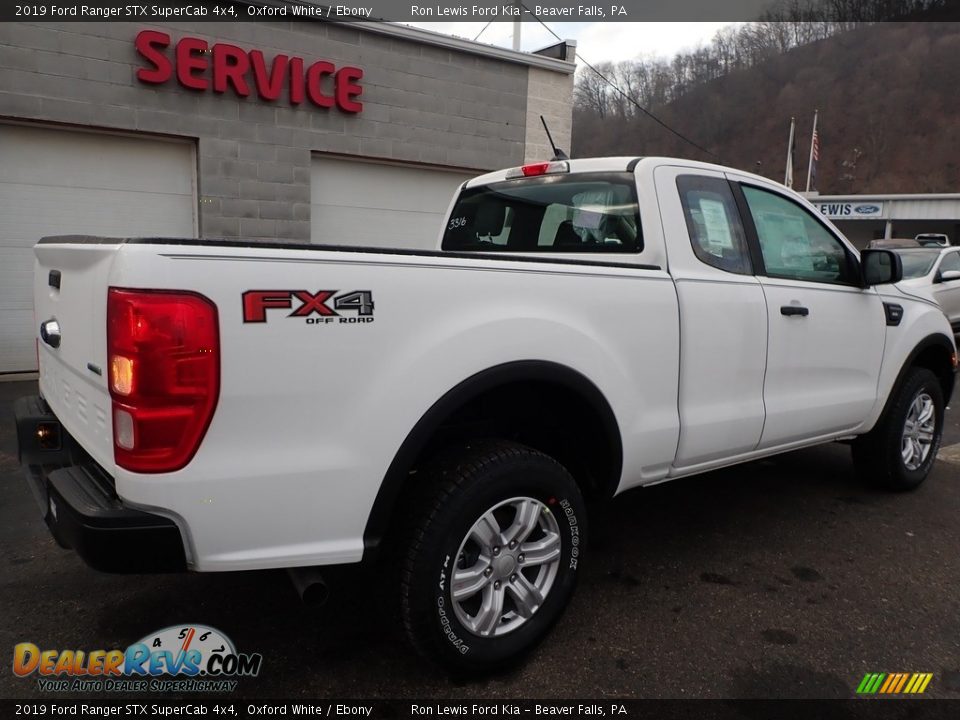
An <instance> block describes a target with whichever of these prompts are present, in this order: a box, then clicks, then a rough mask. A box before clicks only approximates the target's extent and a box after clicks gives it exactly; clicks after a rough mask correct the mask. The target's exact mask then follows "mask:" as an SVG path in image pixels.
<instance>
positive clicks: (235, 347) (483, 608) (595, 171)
mask: <svg viewBox="0 0 960 720" xmlns="http://www.w3.org/2000/svg"><path fill="white" fill-rule="evenodd" d="M383 232H384V233H386V234H389V232H390V229H389V228H388V227H385V228H384V229H383ZM439 246H440V247H439V249H438V250H436V251H429V252H417V251H404V250H396V251H393V250H382V249H378V250H372V249H358V248H346V247H317V246H304V245H289V244H286V245H283V244H250V243H244V242H238V241H198V240H183V239H165V238H148V239H104V238H90V237H55V238H45V239H43V240H41V241H40V242H39V244H38V245H37V246H36V278H35V296H34V299H35V306H36V320H37V323H38V334H39V340H38V349H39V362H40V392H41V395H42V398H41V397H35V398H27V399H25V400H24V401H22V402H21V403H19V404H18V406H17V408H16V414H17V426H18V435H19V446H20V453H21V462H22V463H23V464H24V465H25V467H26V468H27V477H28V479H29V483H30V485H31V487H32V489H33V490H34V492H35V494H36V496H37V498H38V500H39V502H40V504H41V507H42V511H43V513H44V516H45V519H46V522H47V524H48V525H49V527H50V529H51V531H52V533H53V535H54V537H55V538H56V539H57V540H58V541H59V542H60V543H61V544H62V545H64V546H66V547H72V548H74V549H75V550H76V551H77V552H78V553H79V554H80V555H81V556H82V557H83V558H84V559H85V560H86V561H87V562H88V563H89V564H90V565H92V566H93V567H95V568H99V569H102V570H107V571H118V572H150V571H177V570H194V571H201V572H207V571H228V570H249V569H255V568H290V569H291V574H292V575H293V576H294V578H295V580H298V582H299V584H300V586H301V588H303V587H304V586H305V584H306V583H308V582H309V580H310V578H311V577H313V576H312V575H311V573H315V572H316V570H315V569H316V567H317V566H322V565H331V564H340V563H356V562H360V561H377V562H385V563H392V564H393V566H394V568H395V569H397V570H398V571H399V572H398V577H399V584H400V587H399V602H400V605H401V612H402V618H403V622H404V624H405V626H406V629H407V631H408V634H409V636H410V638H411V640H412V641H413V643H414V645H415V646H416V647H417V648H418V649H419V650H421V651H422V652H423V653H425V654H426V655H428V656H429V657H432V658H433V659H435V660H438V661H440V662H441V663H442V664H443V665H444V666H445V667H447V668H461V669H473V670H476V669H483V668H488V667H491V666H494V665H496V664H497V663H500V662H503V661H504V660H506V659H508V658H512V657H516V656H518V655H520V654H521V653H523V652H524V651H525V650H527V649H529V648H530V647H532V646H533V645H534V644H535V643H536V642H537V641H538V640H540V639H541V638H542V637H543V636H544V635H545V634H546V633H547V631H548V629H549V628H550V626H551V625H552V624H553V623H554V622H555V621H556V620H557V618H558V617H559V616H560V614H561V612H562V610H563V608H564V606H565V605H566V604H567V602H568V600H569V598H570V595H571V593H572V591H573V588H574V584H575V580H576V576H577V572H578V569H579V568H580V566H581V563H582V561H583V559H584V552H585V550H586V544H585V541H586V528H587V522H586V521H587V513H586V510H585V503H587V502H590V501H594V500H600V499H605V498H610V497H612V496H614V495H616V494H618V493H621V492H623V491H625V490H629V489H630V488H634V487H638V486H646V485H653V484H655V483H660V482H664V481H666V480H673V479H675V478H680V477H684V476H687V475H693V474H696V473H702V472H705V471H708V470H713V469H715V468H719V467H723V466H727V465H732V464H735V463H742V462H747V461H750V460H755V459H757V458H762V457H765V456H769V455H773V454H776V453H782V452H785V451H789V450H793V449H795V448H801V447H805V446H809V445H815V444H817V443H826V442H832V441H837V440H846V441H850V442H851V443H852V448H853V460H854V465H855V466H856V467H857V469H858V470H859V471H860V472H861V473H862V475H863V476H864V478H865V479H866V480H869V481H872V482H874V483H877V484H879V485H882V486H885V487H887V488H891V489H893V490H908V489H911V488H914V487H916V486H918V485H919V484H920V483H922V482H923V480H924V479H925V478H926V476H927V474H928V473H929V472H930V469H931V466H932V465H933V463H934V460H935V457H936V455H937V449H938V447H939V444H940V439H941V433H942V429H943V418H944V408H945V405H946V403H947V401H948V399H949V398H950V395H951V392H952V390H953V384H954V373H955V368H956V365H957V358H956V349H955V346H954V340H953V335H952V333H951V330H950V326H949V324H948V323H947V320H946V319H945V317H944V315H943V313H942V312H941V310H940V308H939V307H937V305H936V304H935V303H933V302H932V301H931V300H930V299H929V298H925V297H923V296H921V295H919V294H909V293H908V292H906V291H905V290H902V289H901V288H899V287H898V286H897V284H896V283H897V281H898V280H899V279H900V278H901V274H902V266H901V264H900V260H899V258H898V257H897V256H896V255H895V254H894V253H892V252H891V251H889V250H870V251H864V252H862V253H858V252H857V251H856V250H855V249H854V248H853V246H852V245H851V244H850V243H848V242H847V240H846V239H844V237H843V236H842V235H841V234H840V233H839V232H838V231H837V230H836V229H835V228H834V227H833V226H832V225H831V224H830V223H829V222H827V221H826V220H824V218H823V216H822V215H821V214H820V213H818V212H817V211H816V210H815V209H814V208H813V207H812V206H811V205H809V204H808V203H807V202H806V201H805V200H803V199H802V198H801V197H799V196H798V195H796V194H795V193H793V192H791V191H789V190H787V189H785V188H784V187H782V186H781V185H778V184H776V183H773V182H771V181H769V180H767V179H765V178H762V177H757V176H754V175H750V174H747V173H744V172H741V171H738V170H733V169H729V168H724V167H718V166H714V165H707V164H701V163H695V162H690V161H684V160H673V159H666V158H605V159H584V160H571V161H553V162H549V163H538V164H534V165H527V166H523V167H519V168H513V169H509V170H503V171H500V172H494V173H491V174H488V175H484V176H482V177H478V178H476V179H474V180H471V181H469V182H467V183H465V184H464V185H463V186H462V187H461V188H460V189H459V191H458V193H457V195H456V197H454V199H453V201H452V203H451V205H450V210H449V213H448V217H447V219H446V220H445V222H444V229H443V231H442V233H441V237H440V239H439Z"/></svg>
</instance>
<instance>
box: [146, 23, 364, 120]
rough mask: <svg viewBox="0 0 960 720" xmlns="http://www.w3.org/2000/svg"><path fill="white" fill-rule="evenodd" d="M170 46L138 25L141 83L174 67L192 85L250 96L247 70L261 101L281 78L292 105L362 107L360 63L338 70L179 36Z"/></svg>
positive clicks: (279, 88) (276, 91)
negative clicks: (173, 46) (142, 64)
mask: <svg viewBox="0 0 960 720" xmlns="http://www.w3.org/2000/svg"><path fill="white" fill-rule="evenodd" d="M170 45H171V40H170V35H168V34H167V33H164V32H160V31H157V30H142V31H140V32H139V33H138V34H137V36H136V39H135V40H134V46H135V47H136V50H137V52H138V53H139V54H140V56H142V57H143V58H144V60H145V61H146V63H147V64H146V66H145V67H142V68H139V69H137V72H136V75H137V79H138V80H140V82H143V83H149V84H154V85H156V84H160V83H164V82H167V81H168V80H169V79H170V78H171V77H172V76H173V74H174V72H175V73H176V76H177V81H178V82H179V83H180V84H181V85H183V87H186V88H190V89H191V90H208V89H210V87H211V85H212V87H213V91H214V92H217V93H225V92H227V91H228V90H229V89H230V88H232V89H233V91H234V92H235V93H236V94H237V95H239V96H240V97H249V95H250V94H251V89H252V88H251V78H250V77H249V75H250V71H251V69H252V71H253V86H254V87H256V91H257V95H258V96H259V98H260V99H261V100H266V101H269V102H275V101H277V100H279V99H280V96H281V95H282V94H283V85H284V83H285V82H286V83H288V85H289V90H290V92H289V97H290V104H291V105H300V104H301V103H303V102H304V101H305V100H306V99H308V98H309V100H310V102H312V103H313V104H314V105H316V106H318V107H321V108H332V107H337V108H339V109H340V110H342V111H343V112H346V113H358V112H361V111H362V110H363V103H362V102H361V101H360V95H361V94H362V93H363V87H362V86H361V85H360V80H362V79H363V70H361V69H360V68H357V67H349V66H348V67H342V68H340V69H339V70H338V69H337V67H336V66H335V65H334V64H333V63H331V62H328V61H326V60H318V61H317V62H315V63H313V64H312V65H310V66H309V67H306V63H305V62H304V61H303V59H302V58H299V57H291V56H288V55H277V56H275V57H274V58H273V59H272V60H268V59H267V58H266V57H265V56H264V54H263V52H261V51H260V50H251V51H249V52H247V51H245V50H244V49H243V48H239V47H237V46H236V45H230V44H228V43H216V44H215V45H214V46H213V48H212V49H210V48H209V46H208V44H207V41H205V40H201V39H199V38H192V37H185V38H181V39H180V41H179V42H177V44H176V49H175V50H174V53H173V55H174V57H172V58H171V57H168V55H167V53H166V52H165V49H166V48H168V47H169V46H170ZM211 80H212V83H211Z"/></svg>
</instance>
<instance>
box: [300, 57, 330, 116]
mask: <svg viewBox="0 0 960 720" xmlns="http://www.w3.org/2000/svg"><path fill="white" fill-rule="evenodd" d="M334 70H336V68H335V67H334V66H333V63H328V62H325V61H324V60H321V61H320V62H315V63H314V64H313V65H311V66H310V69H309V70H307V94H308V95H309V96H310V100H312V101H313V104H314V105H319V106H320V107H322V108H331V107H333V103H334V100H333V97H332V96H329V95H324V94H323V87H322V83H323V76H324V75H333V71H334Z"/></svg>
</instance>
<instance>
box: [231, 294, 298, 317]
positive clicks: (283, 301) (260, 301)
mask: <svg viewBox="0 0 960 720" xmlns="http://www.w3.org/2000/svg"><path fill="white" fill-rule="evenodd" d="M308 294H309V293H308ZM290 305H291V303H290V291H289V290H248V291H247V292H245V293H244V294H243V321H244V322H246V323H262V322H266V321H267V308H284V309H287V310H289V309H290Z"/></svg>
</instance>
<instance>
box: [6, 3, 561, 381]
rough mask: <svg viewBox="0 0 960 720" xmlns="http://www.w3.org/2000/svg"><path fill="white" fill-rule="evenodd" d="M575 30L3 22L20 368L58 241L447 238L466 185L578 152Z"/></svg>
mask: <svg viewBox="0 0 960 720" xmlns="http://www.w3.org/2000/svg"><path fill="white" fill-rule="evenodd" d="M574 69H575V63H574V50H573V43H561V44H559V45H556V46H553V47H550V48H545V49H544V50H542V51H540V52H538V53H521V52H516V51H512V50H507V49H503V48H498V47H493V46H489V45H485V44H481V43H475V42H471V41H468V40H463V39H459V38H455V37H450V36H446V35H439V34H436V33H432V32H427V31H424V30H419V29H416V28H412V27H407V26H403V25H394V24H387V23H334V22H324V21H319V20H317V21H296V22H276V21H263V22H257V21H244V22H224V23H218V22H197V23H163V24H148V23H144V24H140V23H116V22H99V23H81V22H63V23H37V24H28V23H6V24H0V375H2V374H10V373H20V372H30V371H33V370H35V369H36V356H35V350H34V337H35V335H36V328H35V320H34V317H33V310H32V266H33V255H32V250H31V248H32V246H33V245H34V243H35V242H36V241H37V240H38V239H39V238H40V237H43V236H45V235H57V234H96V235H108V236H178V237H196V238H243V239H249V240H253V241H264V240H270V241H278V240H279V241H283V242H301V243H325V244H355V245H366V246H393V247H411V248H427V247H433V246H434V245H435V242H436V239H437V235H438V232H439V230H440V220H441V217H442V215H443V213H444V212H445V211H446V209H447V206H448V204H449V201H450V198H451V195H452V193H453V191H454V190H455V189H456V187H457V186H458V185H459V184H460V183H461V182H463V181H464V180H465V179H467V178H469V177H471V176H474V175H477V174H479V173H481V172H485V171H488V170H492V169H496V168H501V167H509V166H515V165H519V164H522V163H523V162H524V161H528V160H533V159H549V157H550V155H551V150H550V148H549V145H548V141H547V138H546V135H545V133H544V131H543V126H542V125H541V122H540V116H541V115H543V116H544V118H545V119H546V120H547V122H548V124H549V127H550V130H551V132H552V133H553V137H554V139H555V140H556V142H557V144H558V145H559V146H560V147H565V148H569V143H570V131H571V119H572V97H571V96H572V92H573V72H574Z"/></svg>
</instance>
